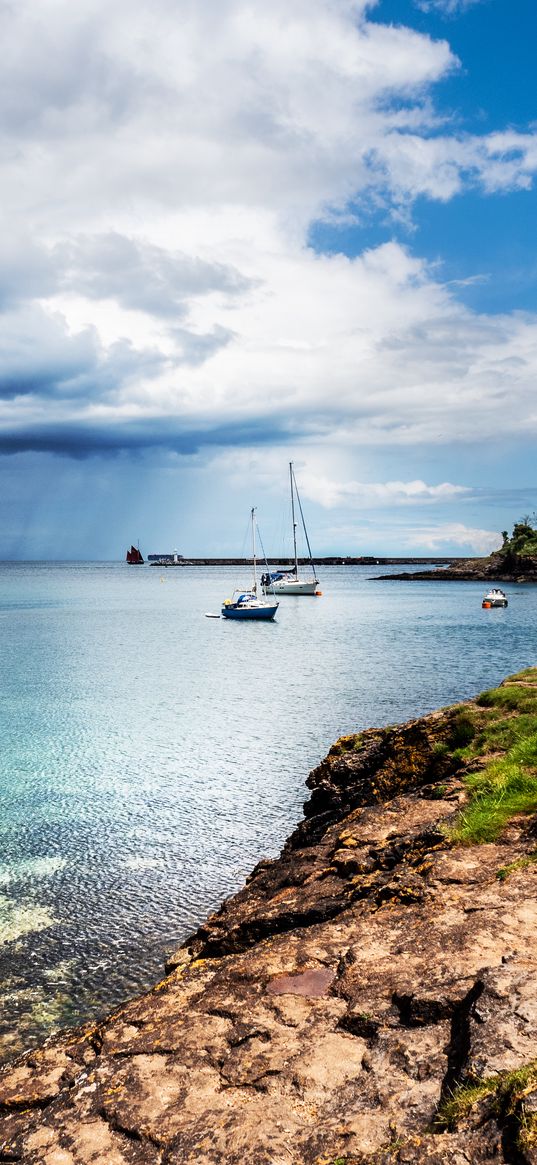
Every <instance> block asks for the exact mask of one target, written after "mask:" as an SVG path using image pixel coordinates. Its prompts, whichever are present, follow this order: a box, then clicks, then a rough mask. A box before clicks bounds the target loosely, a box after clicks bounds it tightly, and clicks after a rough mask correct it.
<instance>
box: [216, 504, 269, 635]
mask: <svg viewBox="0 0 537 1165" xmlns="http://www.w3.org/2000/svg"><path fill="white" fill-rule="evenodd" d="M250 516H251V522H252V558H253V567H254V581H253V584H252V586H251V588H250V589H249V590H243V591H234V592H233V597H232V598H231V599H225V600H224V602H223V603H222V615H223V617H224V619H265V620H267V619H273V618H274V616H275V614H276V611H277V610H278V607H279V605H280V604H279V603H274V602H272V603H270V602H267V601H266V599H260V598H259V595H258V582H257V559H256V545H255V531H256V520H255V507H252V510H251V514H250Z"/></svg>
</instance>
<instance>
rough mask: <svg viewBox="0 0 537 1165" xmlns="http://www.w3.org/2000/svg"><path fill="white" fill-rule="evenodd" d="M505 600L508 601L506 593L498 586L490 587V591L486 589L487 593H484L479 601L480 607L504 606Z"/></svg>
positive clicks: (505, 604)
mask: <svg viewBox="0 0 537 1165" xmlns="http://www.w3.org/2000/svg"><path fill="white" fill-rule="evenodd" d="M507 602H508V600H507V595H506V593H505V591H502V590H501V589H500V587H491V588H490V591H487V594H486V595H485V597H484V599H483V602H482V603H481V606H482V607H506V606H507Z"/></svg>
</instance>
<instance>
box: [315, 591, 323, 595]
mask: <svg viewBox="0 0 537 1165" xmlns="http://www.w3.org/2000/svg"><path fill="white" fill-rule="evenodd" d="M322 593H323V592H322V591H315V594H316V595H322Z"/></svg>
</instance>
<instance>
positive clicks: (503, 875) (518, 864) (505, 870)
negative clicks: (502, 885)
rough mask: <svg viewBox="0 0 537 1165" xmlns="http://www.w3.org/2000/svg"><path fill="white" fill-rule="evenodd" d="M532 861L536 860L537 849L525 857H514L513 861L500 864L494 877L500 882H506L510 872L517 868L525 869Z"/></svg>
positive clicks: (512, 872)
mask: <svg viewBox="0 0 537 1165" xmlns="http://www.w3.org/2000/svg"><path fill="white" fill-rule="evenodd" d="M534 862H537V850H534V851H533V853H531V854H526V855H525V857H522V858H515V860H514V862H509V864H508V865H507V866H502V867H501V869H499V870H498V871H497V873H496V877H497V878H498V880H499V881H500V882H506V881H507V879H508V877H509V876H510V874H514V873H516V871H517V870H526V869H527V868H528V866H532V865H533V863H534Z"/></svg>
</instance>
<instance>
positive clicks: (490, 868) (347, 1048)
mask: <svg viewBox="0 0 537 1165" xmlns="http://www.w3.org/2000/svg"><path fill="white" fill-rule="evenodd" d="M528 682H530V681H527V682H526V686H527V683H528ZM536 682H537V681H536ZM536 705H537V689H536ZM469 706H470V705H469ZM459 714H460V708H459V709H444V710H442V711H440V712H437V713H434V714H433V715H431V716H427V717H424V718H423V719H421V720H416V721H412V722H410V723H408V724H405V725H401V726H398V727H395V728H389V729H383V730H373V731H370V732H365V733H363V734H361V736H360V737H348V738H345V739H343V740H342V741H340V742H338V744H337V745H336V746H334V748H333V749H332V750H331V752H330V754H329V755H328V757H327V758H326V759H325V760H324V761H323V763H322V764H321V765H320V766H319V768H318V769H316V770H314V772H313V773H312V774H311V775H310V777H309V778H308V785H309V787H310V789H311V798H310V800H309V802H308V803H307V805H306V807H305V813H306V815H305V818H304V820H303V822H302V823H301V824H300V825H299V826H298V828H297V829H296V830H295V832H294V834H293V835H292V837H291V838H290V839H289V841H288V842H287V844H286V846H285V848H284V850H283V852H282V855H281V856H280V858H279V859H277V860H275V861H266V862H262V863H260V864H259V865H258V867H257V868H256V870H255V871H254V872H253V874H252V875H251V877H250V879H249V881H248V883H247V885H246V886H245V887H244V889H243V890H241V891H240V893H239V894H237V895H236V896H235V897H234V898H232V899H230V900H229V901H227V902H225V903H224V904H223V906H222V907H221V909H220V910H219V911H218V912H217V913H216V914H215V915H213V916H212V917H210V918H209V919H208V921H207V922H206V923H205V924H204V925H203V926H202V927H200V929H199V930H198V931H197V932H196V934H195V935H193V936H192V937H191V939H190V940H189V941H188V942H187V943H186V944H185V946H184V947H183V948H182V949H181V950H180V951H178V952H177V953H176V954H175V955H174V956H173V957H172V958H171V959H170V962H169V965H168V968H167V971H168V974H167V977H166V978H165V979H164V980H163V981H162V982H161V983H159V984H157V986H156V987H155V988H154V989H153V990H152V991H150V992H149V993H148V994H146V995H144V996H143V997H142V998H139V999H135V1000H133V1001H131V1002H128V1003H127V1004H126V1005H125V1006H123V1007H122V1008H121V1009H119V1010H118V1011H117V1012H116V1013H115V1014H113V1015H112V1016H110V1017H109V1018H108V1019H106V1020H105V1021H104V1022H102V1023H100V1024H99V1025H98V1026H96V1027H91V1028H85V1029H82V1030H77V1031H75V1032H70V1033H67V1034H63V1035H61V1036H59V1037H55V1038H53V1039H51V1040H50V1041H48V1043H47V1044H45V1045H44V1046H43V1047H42V1048H41V1049H40V1050H38V1051H32V1052H30V1053H28V1054H27V1055H26V1056H23V1057H21V1058H19V1059H18V1060H17V1061H15V1062H14V1063H13V1064H11V1065H8V1066H6V1067H5V1068H4V1069H3V1071H2V1073H1V1074H0V1161H2V1162H7V1161H18V1162H24V1163H25V1165H38V1163H39V1165H90V1163H91V1165H142V1163H143V1165H194V1163H196V1165H223V1163H224V1162H225V1163H226V1165H366V1163H368V1165H389V1163H393V1162H399V1163H400V1165H417V1163H421V1162H423V1163H428V1165H448V1162H449V1163H450V1165H479V1163H480V1162H514V1163H518V1165H520V1163H522V1165H537V1148H536V1147H535V1145H534V1143H533V1139H532V1135H531V1130H532V1128H533V1123H532V1122H534V1114H535V1112H537V1083H535V1084H532V1080H533V1079H534V1077H532V1076H531V1073H530V1075H529V1076H527V1078H526V1077H525V1078H524V1079H525V1084H524V1088H523V1089H522V1088H519V1089H518V1091H517V1093H516V1096H515V1094H514V1092H513V1090H511V1091H510V1092H508V1090H507V1089H506V1087H504V1089H503V1092H502V1090H501V1088H499V1087H498V1088H496V1086H495V1082H496V1081H497V1082H498V1083H501V1082H502V1081H504V1082H505V1081H506V1080H507V1079H510V1078H511V1077H510V1076H509V1074H512V1073H513V1072H514V1071H515V1070H520V1069H526V1068H527V1067H528V1065H531V1063H532V1061H533V1060H534V1058H535V1056H536V1054H537V1053H536V1049H537V991H536V982H537V978H536V972H537V927H536V923H537V896H536V891H537V864H532V862H531V861H530V860H529V855H531V854H533V852H534V851H535V847H536V844H537V843H536V828H535V821H534V820H532V819H530V818H529V817H528V816H526V817H521V818H520V819H517V820H515V821H512V822H511V823H510V825H509V826H508V827H507V829H506V830H505V831H504V833H503V835H502V836H501V838H500V839H499V840H498V841H497V842H494V843H489V844H486V845H480V846H467V847H464V848H462V847H459V848H454V847H453V846H451V845H450V843H449V842H448V840H447V838H446V834H445V832H444V831H443V828H442V827H443V826H444V825H445V823H446V822H449V821H450V819H452V818H453V817H454V815H455V814H456V813H457V812H458V811H459V809H460V807H461V805H463V804H464V800H465V797H466V792H465V788H464V784H463V776H464V772H463V770H462V768H461V761H460V759H457V756H456V755H455V756H453V755H452V754H451V753H449V754H446V752H445V748H444V746H445V742H446V741H447V740H449V738H450V733H452V729H453V722H454V718H455V717H456V716H458V715H459ZM525 861H526V862H527V864H526V865H525V866H524V867H523V868H522V866H523V863H524V862H525ZM517 863H518V865H517ZM506 867H508V868H509V869H510V870H511V871H512V872H510V873H509V876H505V877H504V878H503V879H502V880H500V879H499V878H498V871H499V870H505V868H506ZM491 1078H492V1080H493V1085H491V1086H490V1087H489V1088H488V1091H487V1092H486V1095H483V1096H480V1097H479V1098H478V1099H476V1100H475V1101H472V1102H471V1103H470V1102H469V1103H468V1104H467V1105H466V1106H465V1107H464V1108H463V1111H462V1112H461V1114H460V1115H459V1116H458V1117H457V1119H456V1120H454V1119H451V1120H447V1119H445V1118H443V1117H442V1104H443V1101H445V1100H446V1099H447V1098H449V1097H450V1096H451V1095H452V1094H453V1093H455V1094H456V1095H458V1090H459V1089H460V1087H461V1086H464V1085H467V1084H472V1083H473V1082H475V1081H483V1080H485V1081H490V1079H491ZM528 1130H529V1132H528Z"/></svg>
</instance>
